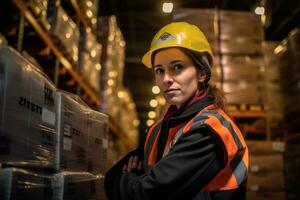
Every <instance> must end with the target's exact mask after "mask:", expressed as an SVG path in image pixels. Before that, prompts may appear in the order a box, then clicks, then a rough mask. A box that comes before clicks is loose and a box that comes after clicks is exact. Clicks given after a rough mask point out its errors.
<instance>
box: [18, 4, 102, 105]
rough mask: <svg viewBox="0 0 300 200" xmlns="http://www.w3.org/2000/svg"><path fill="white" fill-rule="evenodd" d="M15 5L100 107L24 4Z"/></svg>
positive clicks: (95, 96)
mask: <svg viewBox="0 0 300 200" xmlns="http://www.w3.org/2000/svg"><path fill="white" fill-rule="evenodd" d="M13 2H14V3H15V5H16V6H17V7H18V8H19V10H20V11H21V12H22V14H23V15H24V16H25V18H26V19H27V20H28V22H29V23H30V24H31V25H32V27H33V28H34V29H35V31H36V32H37V33H38V34H39V36H40V37H41V38H42V39H43V41H44V42H45V43H46V44H47V45H48V46H49V47H50V49H51V50H52V52H53V53H54V55H55V56H56V57H57V59H58V60H59V61H60V63H61V64H62V65H63V66H64V67H65V68H66V69H67V70H68V72H69V73H70V75H71V76H72V77H73V78H74V80H75V81H76V82H77V83H78V84H79V86H80V87H81V88H82V89H83V90H84V91H85V92H86V93H87V94H88V95H89V96H90V97H91V99H92V101H93V103H95V104H96V105H98V106H99V105H100V98H99V96H98V95H96V94H95V93H94V92H93V90H92V89H91V87H90V86H89V85H88V84H87V83H85V82H84V81H83V80H82V78H81V77H80V76H79V75H78V74H77V72H76V71H74V70H73V69H72V65H71V63H70V62H69V61H68V60H67V59H66V58H65V57H64V56H63V54H62V53H61V51H60V50H59V49H58V48H57V47H56V45H55V44H54V42H53V40H52V38H51V37H50V36H49V34H48V33H47V32H46V31H45V30H44V29H43V28H42V26H41V25H40V24H39V23H38V21H37V20H36V19H35V18H34V16H33V15H32V13H31V12H30V11H29V10H28V9H27V6H26V4H25V3H24V2H23V1H22V0H13Z"/></svg>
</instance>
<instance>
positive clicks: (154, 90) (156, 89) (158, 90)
mask: <svg viewBox="0 0 300 200" xmlns="http://www.w3.org/2000/svg"><path fill="white" fill-rule="evenodd" d="M159 92H160V89H159V87H158V86H157V85H156V86H153V87H152V93H153V94H158V93H159Z"/></svg>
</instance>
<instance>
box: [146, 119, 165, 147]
mask: <svg viewBox="0 0 300 200" xmlns="http://www.w3.org/2000/svg"><path fill="white" fill-rule="evenodd" d="M161 123H162V121H161V120H160V121H158V122H156V123H154V124H153V125H152V126H151V127H150V129H149V131H148V133H147V137H146V141H145V144H144V151H146V149H147V144H149V138H150V137H153V136H151V135H153V134H152V133H153V129H155V128H160V126H161Z"/></svg>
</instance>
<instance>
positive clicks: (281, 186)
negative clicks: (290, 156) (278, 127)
mask: <svg viewBox="0 0 300 200" xmlns="http://www.w3.org/2000/svg"><path fill="white" fill-rule="evenodd" d="M246 143H247V146H248V148H249V154H250V157H249V163H250V168H249V177H248V182H247V199H249V200H252V199H253V200H254V199H255V200H256V199H265V200H268V199H270V200H271V199H272V200H273V199H276V200H285V199H286V193H285V182H284V160H283V158H284V157H283V153H284V152H285V144H284V143H283V142H271V141H254V140H253V141H250V140H249V141H246Z"/></svg>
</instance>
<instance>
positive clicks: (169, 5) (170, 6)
mask: <svg viewBox="0 0 300 200" xmlns="http://www.w3.org/2000/svg"><path fill="white" fill-rule="evenodd" d="M172 10H173V3H163V7H162V11H163V12H164V13H171V12H172Z"/></svg>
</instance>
